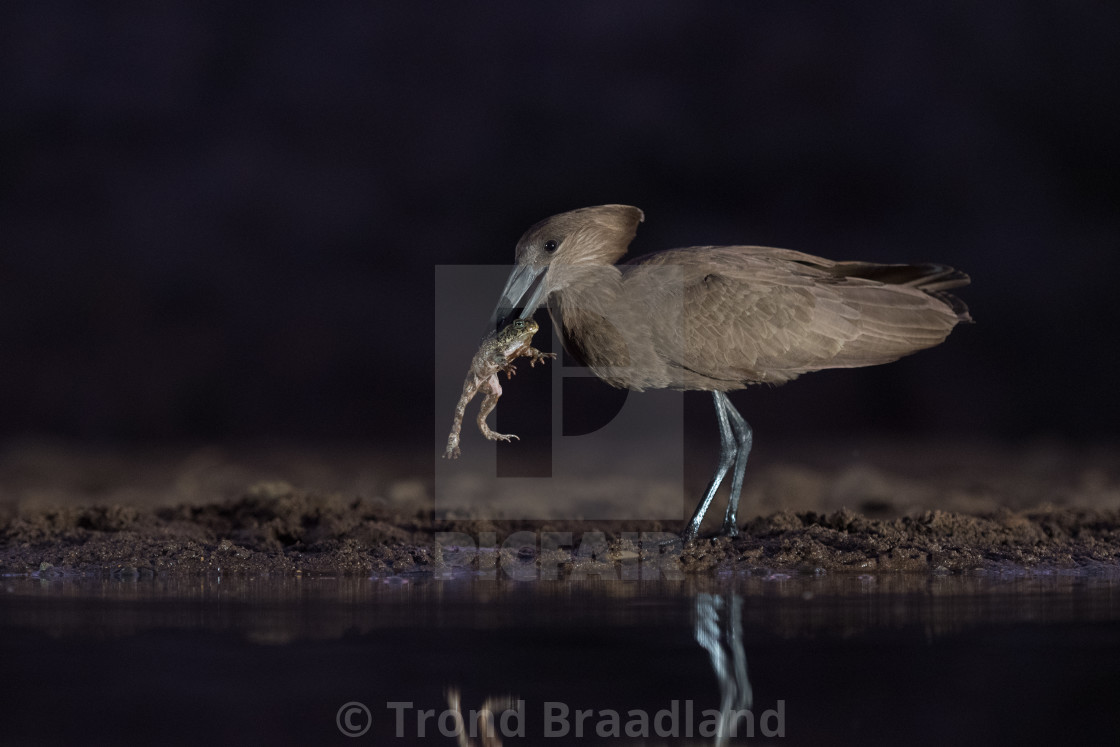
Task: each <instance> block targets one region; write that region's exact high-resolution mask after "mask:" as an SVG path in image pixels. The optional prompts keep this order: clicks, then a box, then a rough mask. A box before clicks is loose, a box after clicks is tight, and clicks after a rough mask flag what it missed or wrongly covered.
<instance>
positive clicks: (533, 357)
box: [528, 348, 556, 368]
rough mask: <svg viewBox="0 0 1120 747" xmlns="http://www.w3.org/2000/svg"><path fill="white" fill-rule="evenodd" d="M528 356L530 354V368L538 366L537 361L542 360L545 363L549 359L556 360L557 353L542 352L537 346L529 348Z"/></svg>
mask: <svg viewBox="0 0 1120 747" xmlns="http://www.w3.org/2000/svg"><path fill="white" fill-rule="evenodd" d="M528 356H529V367H530V368H536V367H537V361H540V362H541V363H542V364H544V363H545V362H547V361H548V360H549V359H551V360H556V353H542V352H541V351H539V350H537V349H536V348H529V353H528Z"/></svg>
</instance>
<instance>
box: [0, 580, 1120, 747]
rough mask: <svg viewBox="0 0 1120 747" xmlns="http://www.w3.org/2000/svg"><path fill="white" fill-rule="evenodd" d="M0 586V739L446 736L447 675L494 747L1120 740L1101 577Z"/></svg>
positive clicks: (1113, 652)
mask: <svg viewBox="0 0 1120 747" xmlns="http://www.w3.org/2000/svg"><path fill="white" fill-rule="evenodd" d="M0 592H2V593H0V634H2V635H0V660H2V661H3V672H4V677H3V680H2V681H3V682H4V689H5V693H4V696H3V699H2V701H0V702H3V707H2V709H0V710H2V712H3V725H4V726H3V731H4V742H5V743H6V744H22V743H35V744H44V743H47V744H51V743H57V744H61V743H71V744H73V743H78V742H82V743H87V744H88V743H110V742H112V743H121V742H122V741H128V742H137V741H140V740H143V741H152V742H160V743H180V744H187V743H191V744H197V743H199V742H200V741H203V740H209V741H218V742H220V743H227V742H238V743H246V744H251V743H261V742H266V741H268V742H274V743H275V742H284V743H287V742H303V743H332V742H334V743H339V744H356V743H359V744H360V743H365V744H383V743H387V742H390V741H393V740H394V739H396V738H397V737H398V735H399V736H400V741H401V743H420V744H455V743H456V741H455V739H454V738H453V737H450V736H445V735H444V734H442V733H441V727H442V730H443V731H444V732H446V733H448V734H450V733H451V732H452V731H453V730H454V729H455V728H456V726H457V721H456V714H455V712H454V711H451V710H449V706H448V693H449V692H450V691H457V692H459V693H461V710H462V711H464V712H469V711H471V710H476V711H477V710H479V709H480V708H481V706H482V704H483V702H484V701H486V700H487V699H488V698H489V699H491V703H492V704H493V703H495V702H497V701H498V700H500V699H502V698H505V697H507V696H508V699H509V705H512V706H513V707H512V708H511V709H510V710H508V711H504V712H503V715H504V718H505V720H504V721H502V719H501V717H499V719H498V720H497V722H496V723H495V729H496V732H497V733H498V734H499V736H500V735H502V734H505V735H506V736H507V738H506V739H505V740H504V743H505V744H509V745H513V744H568V743H573V742H577V743H587V744H601V743H611V744H613V743H620V742H621V743H630V744H676V743H687V744H717V743H729V744H743V743H746V744H749V743H752V742H782V743H790V744H823V743H828V744H837V743H840V744H845V743H846V744H900V743H903V742H905V743H910V744H947V743H982V742H983V743H992V742H995V743H1012V742H1014V743H1018V744H1031V743H1054V742H1060V743H1071V744H1093V743H1101V744H1115V743H1116V738H1117V736H1118V735H1120V716H1118V715H1117V714H1118V710H1117V709H1116V707H1115V704H1116V702H1117V700H1116V698H1117V695H1120V668H1118V667H1117V666H1116V663H1117V662H1118V661H1120V656H1118V654H1120V575H1118V574H1116V573H1115V572H1098V573H1087V572H1079V573H1069V572H1058V571H1053V572H1034V573H1030V574H1027V573H1008V574H977V575H964V576H960V575H945V576H918V575H902V574H894V575H887V574H881V575H874V576H872V575H864V576H856V575H837V574H833V575H824V576H812V575H786V574H772V573H758V574H755V575H741V576H723V577H720V578H715V579H699V578H686V579H684V580H681V581H666V580H662V581H656V582H649V581H642V582H638V581H633V582H626V581H609V582H607V581H602V582H597V581H584V582H562V581H553V582H536V583H524V582H515V581H510V580H486V579H482V578H478V577H472V576H469V575H464V576H457V577H454V578H447V579H437V578H434V577H432V576H425V575H417V576H411V577H390V578H372V579H371V578H357V577H342V578H339V577H334V578H322V577H320V578H308V577H284V578H233V577H207V578H199V579H194V580H192V581H183V580H170V579H160V578H148V579H131V580H124V579H104V578H73V577H68V578H35V577H25V576H19V577H6V578H0ZM392 704H397V705H392ZM405 704H411V705H405ZM429 710H430V711H432V714H431V716H429V717H427V718H426V719H425V718H424V717H423V716H422V715H419V714H420V713H421V712H423V711H429ZM580 711H582V712H586V715H585V716H584V718H583V721H582V738H581V739H577V733H576V732H577V728H579V720H578V718H577V715H576V714H577V712H580ZM733 711H740V712H741V713H740V715H739V719H738V720H737V722H736V727H737V730H738V731H737V733H736V735H735V736H733V737H732V736H730V735H728V734H726V733H725V736H724V738H721V737H720V736H719V735H718V729H719V724H720V723H721V719H723V723H724V726H725V728H726V726H727V724H728V723H730V722H729V720H728V719H729V718H730V715H731V714H732V712H733ZM612 713H613V714H616V715H617V719H616V718H615V717H613V716H612ZM367 725H369V729H368V731H365V732H364V733H362V734H361V735H360V736H359V737H357V738H350V737H348V736H346V735H344V732H346V731H352V732H358V731H362V729H363V728H364V727H366V726H367ZM565 730H566V731H565ZM615 730H617V732H618V733H619V735H620V736H619V737H617V738H616V737H612V736H600V735H599V734H598V733H597V731H599V732H602V733H603V734H607V735H610V734H611V733H613V732H614V731H615ZM628 730H629V731H630V732H632V733H634V734H638V735H639V736H635V737H632V738H627V736H626V734H627V732H628ZM752 730H753V731H752ZM713 731H715V732H716V734H715V735H714V736H713V735H712V732H713ZM747 732H750V733H753V736H746V733H747ZM518 734H520V736H519V735H518Z"/></svg>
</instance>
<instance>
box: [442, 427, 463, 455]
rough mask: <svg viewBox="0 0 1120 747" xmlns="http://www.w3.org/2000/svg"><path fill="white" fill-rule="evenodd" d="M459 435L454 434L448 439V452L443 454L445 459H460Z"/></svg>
mask: <svg viewBox="0 0 1120 747" xmlns="http://www.w3.org/2000/svg"><path fill="white" fill-rule="evenodd" d="M460 453H461V452H460V451H459V434H458V433H452V434H451V435H450V436H449V437H448V438H447V451H445V452H443V458H444V459H458V458H459V454H460Z"/></svg>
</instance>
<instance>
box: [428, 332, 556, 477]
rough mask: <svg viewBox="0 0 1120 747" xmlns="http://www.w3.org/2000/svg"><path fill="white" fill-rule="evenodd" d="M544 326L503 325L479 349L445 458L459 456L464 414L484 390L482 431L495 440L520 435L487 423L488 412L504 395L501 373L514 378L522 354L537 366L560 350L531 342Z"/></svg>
mask: <svg viewBox="0 0 1120 747" xmlns="http://www.w3.org/2000/svg"><path fill="white" fill-rule="evenodd" d="M539 329H540V326H539V325H538V324H537V323H536V322H535V321H533V320H532V319H517V320H515V321H513V322H512V323H510V324H509V325H508V326H506V327H505V328H503V329H502V331H501V332H499V333H498V334H497V335H494V336H491V337H488V338H486V339H485V340H484V341H483V342H482V345H481V346H480V347H479V348H478V352H477V353H475V355H474V360H472V361H471V370H470V371H469V372H468V373H467V379H466V381H464V382H463V394H462V396H461V397H459V403H458V404H457V405H455V420H454V422H452V424H451V435H450V436H448V437H447V451H446V452H444V455H443V456H444V458H447V459H455V458H457V457H458V456H459V431H460V430H461V429H462V426H463V415H464V413H465V412H466V410H467V404H468V403H469V402H470V401H471V400H472V399H474V395H475V394H477V393H478V392H480V391H481V392H482V393H483V394H485V395H486V398H485V399H484V400H482V406H481V407H480V408H479V410H478V429H479V430H480V431H482V435H483V436H485V437H486V438H488V439H490V440H491V441H509V440H510V439H511V438H517V436H515V435H513V434H512V433H509V434H503V433H495V432H494V431H492V430H490V427H489V426H488V425H486V416H487V415H489V414H490V411H491V410H493V409H494V406H495V405H497V404H498V398H499V397H501V396H502V385H501V384H500V383H499V382H498V374H499V373H501V372H502V371H505V373H506V378H512V377H513V374H514V373H515V370H516V369H514V366H513V362H514V361H515V360H517V359H518V358H521V357H525V358H529V359H530V365H532V366H536V365H537V361H544V360H547V359H548V358H555V357H556V353H542V352H541V351H539V350H537V349H536V348H534V347H533V346H532V345H530V344H529V343H531V342H532V341H533V335H535V334H536V333H537V330H539Z"/></svg>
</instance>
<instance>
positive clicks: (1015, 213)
mask: <svg viewBox="0 0 1120 747" xmlns="http://www.w3.org/2000/svg"><path fill="white" fill-rule="evenodd" d="M849 5H852V4H849ZM1117 38H1120V5H1117V4H1116V3H1112V2H1096V3H1093V2H1087V3H1077V4H1067V3H1053V2H1020V3H998V4H996V3H935V2H930V3H920V2H897V1H893V0H892V1H891V2H863V3H858V4H854V6H853V7H844V8H841V7H833V6H831V5H830V6H825V7H809V6H808V5H803V4H800V3H788V2H760V3H737V2H736V3H732V2H715V3H697V2H650V1H648V0H646V1H643V2H563V3H557V4H546V3H508V4H495V3H466V4H450V3H446V4H445V3H423V2H407V3H405V2H396V3H384V2H361V3H359V2H355V3H344V4H333V3H314V4H310V3H308V4H305V5H304V6H302V8H297V7H295V6H287V5H285V6H284V7H283V9H281V8H274V7H270V6H262V5H260V4H238V3H226V2H214V3H203V2H190V3H160V4H152V5H148V4H133V5H131V6H129V7H127V9H124V10H120V11H118V12H113V13H110V12H108V11H104V10H98V9H94V8H93V7H92V6H91V4H89V3H87V2H71V3H65V2H52V3H4V4H3V8H2V9H0V43H2V44H0V102H2V103H0V112H2V120H0V138H2V139H0V211H2V213H0V289H2V290H0V437H18V436H26V435H51V436H59V437H64V438H71V439H79V440H85V441H101V442H150V441H169V440H177V439H219V440H220V439H240V438H258V437H279V438H297V439H298V438H306V439H361V440H373V441H378V440H382V439H384V440H385V441H386V442H387V443H388V442H391V443H393V444H396V445H401V444H405V445H411V444H415V445H416V447H417V448H419V449H424V450H428V449H430V448H431V446H430V445H431V443H432V433H433V424H434V423H443V422H444V421H445V420H446V421H449V420H450V416H451V408H452V406H453V404H454V401H455V398H456V396H457V394H458V392H457V391H450V392H436V393H435V396H433V385H432V381H433V376H432V371H433V361H434V355H435V353H434V350H433V329H434V327H435V324H436V320H435V318H434V313H433V310H432V308H433V293H434V291H433V286H434V280H433V278H434V272H433V270H434V267H435V266H436V265H437V264H498V263H505V262H510V261H512V250H513V246H514V243H515V242H516V240H517V238H518V237H519V236H520V234H521V232H522V231H523V230H524V229H525V228H527V227H528V226H529V225H530V224H531V223H533V222H535V221H537V220H540V219H541V218H544V217H546V216H548V215H551V214H553V213H557V212H561V211H564V210H568V209H571V208H575V207H581V206H585V205H593V204H599V203H605V202H622V203H628V204H634V205H637V206H639V207H641V208H642V209H644V210H645V212H646V223H645V224H644V225H643V226H642V228H641V230H640V232H639V235H638V238H637V240H636V241H635V244H634V246H633V251H634V252H635V253H639V254H640V253H643V252H647V251H653V250H656V249H660V248H666V247H671V246H682V245H689V244H720V243H755V244H768V245H777V246H786V247H790V248H795V249H799V250H802V251H807V252H811V253H814V254H820V255H824V256H828V257H832V258H836V259H863V260H876V261H888V262H890V261H894V262H902V261H925V260H932V261H939V262H945V263H948V264H951V265H954V266H956V267H959V268H961V269H964V270H966V271H968V272H969V273H970V274H971V275H972V277H973V285H972V286H971V287H970V288H968V289H966V290H965V291H963V292H962V293H961V295H962V297H964V298H965V299H966V300H967V301H968V303H969V305H970V306H971V308H972V311H973V315H974V317H975V319H976V322H977V323H976V324H974V325H970V326H967V327H962V328H959V329H958V330H957V331H956V332H955V333H954V334H953V335H952V336H951V337H950V338H949V340H948V341H947V342H946V344H945V345H943V346H941V347H940V348H938V349H935V350H933V351H927V352H924V353H921V354H919V355H917V356H915V357H912V358H909V359H906V360H904V361H902V362H899V363H896V364H892V365H890V366H885V367H881V368H878V369H866V370H863V371H843V372H827V373H821V374H813V375H810V376H807V377H805V378H803V379H802V380H800V381H798V382H795V383H794V384H792V385H790V386H787V387H782V388H779V389H773V390H768V389H759V390H757V391H753V392H750V393H746V394H740V395H737V396H736V397H735V399H736V401H737V402H738V403H739V405H740V408H741V409H742V411H743V412H744V414H745V415H746V416H747V418H748V419H749V420H751V422H752V423H753V424H754V425H755V429H756V431H757V432H760V433H761V432H763V430H764V429H765V430H766V431H767V432H770V433H777V434H781V433H789V434H801V433H806V434H811V433H814V432H821V433H826V432H831V431H836V430H843V431H845V432H847V431H852V432H872V431H874V432H888V433H901V432H907V431H912V432H922V433H940V434H951V435H963V436H967V437H994V438H1003V439H1021V438H1036V437H1053V438H1069V439H1073V440H1075V441H1079V440H1085V439H1090V438H1099V437H1107V436H1115V435H1116V434H1117V418H1116V416H1117V412H1118V407H1117V396H1116V394H1115V393H1114V380H1115V377H1116V363H1117V355H1116V347H1117V332H1116V326H1117V322H1118V321H1120V313H1118V312H1117V305H1116V299H1115V293H1114V288H1115V285H1116V279H1117V277H1118V276H1120V253H1118V248H1120V209H1118V205H1120V135H1118V133H1120V116H1118V108H1120V106H1118V104H1120V101H1118V98H1117V90H1118V84H1117V77H1118V75H1120V72H1118V71H1120V44H1117ZM498 291H499V288H497V287H495V288H494V298H495V301H496V300H497V294H498ZM478 325H479V330H480V332H481V330H482V328H483V327H484V325H485V318H480V319H479V321H478ZM467 364H468V361H466V360H464V361H463V370H464V373H465V371H466V367H467ZM689 401H690V404H689V408H690V412H691V411H695V412H699V413H701V414H700V415H699V416H697V417H699V418H700V419H702V420H703V424H704V426H705V427H706V428H709V429H711V423H710V420H711V416H710V412H708V410H706V409H705V410H701V409H700V408H701V407H703V408H710V403H708V402H707V401H706V400H705V399H703V398H702V397H701V395H693V396H691V397H690V399H689ZM433 418H435V419H436V420H433ZM712 430H714V429H712ZM713 437H714V436H713Z"/></svg>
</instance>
